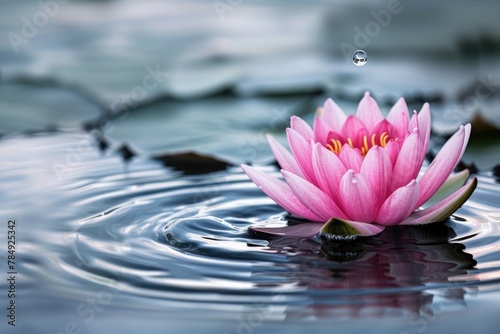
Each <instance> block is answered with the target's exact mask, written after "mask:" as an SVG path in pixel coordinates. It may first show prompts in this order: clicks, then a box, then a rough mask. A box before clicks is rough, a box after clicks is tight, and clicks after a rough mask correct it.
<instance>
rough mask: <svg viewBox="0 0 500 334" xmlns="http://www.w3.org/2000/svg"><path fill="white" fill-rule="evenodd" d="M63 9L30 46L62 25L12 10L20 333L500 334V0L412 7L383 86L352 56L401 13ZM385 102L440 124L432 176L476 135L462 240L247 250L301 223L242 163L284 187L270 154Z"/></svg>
mask: <svg viewBox="0 0 500 334" xmlns="http://www.w3.org/2000/svg"><path fill="white" fill-rule="evenodd" d="M54 1H56V0H54ZM57 4H58V6H57V10H56V7H51V8H52V9H53V11H54V12H53V14H54V15H53V16H52V15H49V14H47V17H48V19H47V22H46V23H45V24H43V25H42V24H39V26H37V32H36V33H35V32H33V36H31V35H29V36H31V37H29V38H28V37H26V34H24V35H23V29H25V28H23V24H25V21H23V17H25V18H27V20H29V21H31V22H35V21H36V20H37V15H38V16H40V15H41V14H37V13H39V12H40V11H45V12H46V13H48V12H47V11H48V9H44V8H45V7H41V6H42V5H40V3H38V2H36V1H17V2H15V3H14V2H10V3H9V4H3V3H2V5H1V6H2V11H0V19H1V20H0V32H1V35H2V36H3V37H2V38H0V74H1V76H0V157H1V159H0V184H1V187H0V201H1V202H2V205H1V206H0V219H1V220H2V227H1V228H0V238H1V240H2V241H1V242H0V244H1V245H2V250H1V251H0V261H1V268H2V273H1V275H2V276H1V277H2V279H1V280H0V292H1V294H2V298H1V299H0V301H1V302H0V309H2V310H3V311H2V316H1V317H0V318H1V319H2V320H1V323H0V328H1V329H2V330H1V332H2V333H4V332H8V333H11V332H12V333H18V332H19V333H61V332H62V333H64V332H66V333H72V332H74V333H103V332H105V333H165V332H166V333H193V332H203V333H304V332H305V331H314V332H317V333H327V332H328V333H330V332H335V333H336V332H339V333H360V332H366V331H370V332H371V333H395V334H406V333H408V334H410V333H457V332H460V333H461V332H475V333H492V332H495V331H496V329H497V328H498V327H499V325H500V320H499V319H498V315H497V314H498V308H499V306H500V302H499V301H500V210H499V205H500V185H499V182H500V171H499V170H500V167H499V166H500V142H499V139H498V138H499V133H500V121H499V120H500V117H499V116H500V114H499V111H500V98H499V96H500V95H499V93H498V92H499V91H500V90H499V89H500V72H499V70H500V67H499V66H500V57H499V56H500V35H498V31H500V30H499V29H498V28H500V26H499V24H498V20H497V18H496V16H497V13H498V10H499V9H500V8H498V7H499V4H498V3H497V2H496V1H480V2H470V1H455V2H453V6H452V5H451V4H452V3H451V2H448V1H444V2H440V3H439V4H437V3H433V2H431V1H413V2H412V1H401V3H400V6H401V11H400V12H398V13H397V14H394V15H393V16H392V17H391V19H390V22H389V23H387V25H386V26H385V27H382V26H381V25H380V24H379V26H380V32H379V33H377V34H374V35H373V36H372V37H370V36H368V37H370V38H369V43H368V44H367V45H366V47H363V49H364V50H365V51H366V52H367V54H368V57H369V58H368V59H369V60H368V63H367V64H366V65H365V66H363V67H356V66H354V65H353V64H352V61H351V60H350V59H345V57H344V55H343V54H342V49H341V48H339V45H340V44H341V43H342V42H346V43H348V44H353V45H354V44H356V35H355V31H356V30H354V28H356V27H361V29H364V27H366V24H368V23H370V22H378V21H376V19H375V17H374V16H373V14H371V11H377V13H378V12H380V10H384V9H387V8H388V7H387V6H388V2H385V1H377V2H368V1H362V2H357V3H356V4H354V3H353V4H349V3H347V2H341V1H313V2H307V3H304V2H298V1H276V2H273V4H268V3H266V2H262V1H250V0H248V1H240V2H237V1H235V2H232V5H231V6H230V7H231V9H227V11H225V12H224V13H223V14H222V16H221V12H218V10H217V9H216V7H214V2H211V1H195V0H192V1H144V2H132V1H70V2H68V3H65V4H63V2H57ZM54 6H55V5H54ZM51 13H52V12H51ZM40 17H42V16H40ZM49 17H50V18H49ZM33 20H35V21H33ZM38 20H41V18H38ZM23 22H24V23H23ZM36 22H39V21H36ZM40 22H42V21H40ZM9 34H10V35H9ZM12 34H17V35H18V36H21V37H22V38H24V39H25V40H26V43H24V40H23V42H19V40H17V41H18V44H16V43H14V44H13V42H12V38H13V37H12V36H14V35H12ZM9 36H10V37H9ZM15 45H17V46H15ZM365 90H369V91H370V92H371V93H372V95H373V96H374V97H375V98H376V99H377V101H378V102H379V104H380V106H381V109H382V111H383V112H384V113H386V112H388V110H389V108H390V107H391V106H392V104H393V103H394V102H395V101H396V100H397V98H399V97H400V96H403V97H405V99H406V100H407V102H408V104H409V106H410V107H411V108H413V109H417V110H419V109H420V108H421V106H422V104H423V102H426V101H428V102H430V103H431V110H432V117H433V129H432V137H431V152H430V154H429V157H432V156H433V155H434V154H435V153H436V152H437V151H438V150H439V148H440V147H441V146H442V144H443V142H444V140H445V139H446V138H447V136H449V135H450V134H451V133H453V132H454V131H455V130H456V129H457V128H458V125H459V124H462V123H465V122H472V124H473V132H472V136H471V141H470V144H469V146H468V148H467V151H466V153H465V156H464V158H463V161H462V163H461V164H460V165H459V169H463V168H469V170H470V171H471V173H472V174H473V175H474V176H476V177H477V178H478V181H479V183H478V187H477V189H476V191H475V192H474V194H473V195H472V197H471V198H470V199H469V200H468V201H467V202H466V203H465V204H464V205H463V206H462V207H461V208H460V209H459V210H458V211H456V212H455V213H454V214H453V215H452V216H451V217H450V219H449V221H447V222H445V223H439V224H434V225H431V226H424V227H393V228H388V229H386V230H385V231H384V232H383V233H382V234H380V235H378V236H376V237H371V238H360V239H357V240H355V241H352V242H348V243H345V242H343V243H340V242H334V241H327V240H323V239H321V238H320V237H316V238H312V239H293V238H284V237H281V238H269V237H266V236H263V235H258V234H253V233H250V232H248V230H247V229H248V227H249V226H251V225H254V226H255V225H261V226H264V225H266V226H268V225H273V226H283V225H285V224H286V223H287V219H289V217H287V216H286V215H285V214H284V212H283V210H282V209H281V208H280V207H278V206H277V205H276V204H275V203H274V202H273V201H272V200H270V199H269V198H268V197H267V196H265V195H264V194H263V193H262V192H261V191H260V190H259V189H258V188H257V187H256V186H255V185H254V184H253V183H252V182H251V181H250V180H249V179H248V177H247V176H246V175H245V174H244V173H243V172H242V171H241V169H240V168H239V164H240V163H251V164H253V165H254V166H257V167H258V168H261V169H262V170H265V171H267V172H269V173H273V174H275V175H279V170H278V168H277V167H276V165H275V162H274V158H273V156H272V153H271V150H270V149H269V148H268V145H267V143H266V140H265V134H266V133H272V134H273V135H274V136H275V137H277V138H278V139H280V140H283V141H284V140H285V135H284V133H285V128H286V127H287V126H288V125H289V118H290V116H291V115H299V116H300V117H302V118H304V119H305V120H307V121H308V122H310V123H311V122H312V120H313V117H314V113H315V110H316V107H317V106H319V105H321V104H322V103H323V101H324V100H325V98H327V97H333V98H334V99H335V100H336V101H337V102H338V104H339V105H340V106H341V107H343V108H344V109H345V110H346V111H347V112H349V113H353V112H355V109H356V106H357V103H358V101H359V98H360V97H361V96H362V94H363V93H364V91H365ZM13 220H15V222H16V253H15V256H16V259H15V270H16V272H17V274H16V275H17V276H16V287H15V289H16V299H15V301H16V307H17V308H16V310H17V314H16V326H15V327H13V326H10V325H9V324H8V322H7V321H8V317H6V315H7V314H8V310H7V307H8V306H9V304H8V303H9V301H10V300H11V298H10V297H8V296H7V295H8V290H9V288H11V286H10V283H9V281H8V280H7V279H8V278H9V277H10V274H8V272H9V268H8V267H7V265H8V262H7V261H8V255H9V253H8V248H7V242H6V240H7V236H8V235H9V234H8V230H9V227H8V221H13Z"/></svg>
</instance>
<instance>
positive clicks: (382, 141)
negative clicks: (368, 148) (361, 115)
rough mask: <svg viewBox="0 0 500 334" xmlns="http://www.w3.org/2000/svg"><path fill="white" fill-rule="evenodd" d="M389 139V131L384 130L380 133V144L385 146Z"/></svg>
mask: <svg viewBox="0 0 500 334" xmlns="http://www.w3.org/2000/svg"><path fill="white" fill-rule="evenodd" d="M388 140H389V134H388V133H387V132H384V133H382V134H381V135H380V146H382V147H385V145H387V142H388Z"/></svg>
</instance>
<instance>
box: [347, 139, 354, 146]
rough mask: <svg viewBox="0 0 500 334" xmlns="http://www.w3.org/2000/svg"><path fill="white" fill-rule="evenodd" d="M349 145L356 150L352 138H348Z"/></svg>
mask: <svg viewBox="0 0 500 334" xmlns="http://www.w3.org/2000/svg"><path fill="white" fill-rule="evenodd" d="M347 143H348V144H349V146H351V147H352V148H354V144H353V143H352V139H351V138H350V137H349V138H347Z"/></svg>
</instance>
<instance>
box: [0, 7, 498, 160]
mask: <svg viewBox="0 0 500 334" xmlns="http://www.w3.org/2000/svg"><path fill="white" fill-rule="evenodd" d="M499 12H500V3H498V1H494V0H482V1H468V0H458V1H440V2H437V3H436V2H433V1H416V0H414V1H412V0H400V1H399V0H398V1H396V0H394V1H386V0H383V1H355V2H351V1H308V2H303V1H273V2H272V3H269V2H268V1H259V0H221V1H201V0H200V1H197V0H189V1H175V0H168V1H159V0H145V1H140V2H138V1H123V0H114V1H113V0H109V1H105V0H101V1H97V0H93V1H83V0H42V1H30V0H19V1H15V2H14V1H5V0H4V1H2V11H1V13H0V18H1V20H0V22H1V25H0V29H1V34H0V35H1V36H2V38H1V39H0V70H1V79H0V80H1V81H0V119H1V122H0V134H1V135H6V134H10V133H16V132H17V133H18V132H23V131H46V130H47V129H65V130H67V129H82V128H84V129H86V130H89V129H95V128H101V132H102V135H103V136H104V137H105V138H107V139H108V140H112V141H118V142H127V143H128V144H129V145H130V146H131V147H133V148H134V149H135V150H136V151H140V152H145V153H148V154H149V153H152V154H155V153H158V152H165V151H169V152H171V151H184V150H196V151H199V152H204V153H210V154H215V155H217V156H219V157H221V158H224V159H227V160H230V161H231V162H234V163H238V162H242V161H256V160H257V161H258V160H262V161H264V160H266V159H268V158H270V155H269V150H268V149H267V144H266V143H265V140H264V139H263V136H262V133H263V132H276V133H278V134H280V133H282V130H283V129H284V128H285V127H286V126H287V124H288V117H289V116H290V115H291V114H298V115H302V116H303V117H305V118H309V119H312V115H313V113H314V110H315V109H316V107H317V106H319V105H321V104H322V103H323V101H324V100H325V98H326V97H333V98H334V99H335V100H336V101H337V102H338V103H339V104H340V105H341V107H343V108H344V109H346V111H347V112H354V111H355V108H356V105H357V103H358V101H359V99H360V97H361V96H362V94H363V92H364V91H366V90H368V91H370V92H371V93H372V95H373V96H374V97H375V98H376V99H377V101H378V102H379V103H380V104H381V107H382V109H383V111H384V112H387V111H388V110H389V108H390V106H391V105H392V103H393V102H395V101H396V100H397V99H398V98H399V97H401V96H403V97H405V98H406V99H407V101H408V103H409V105H410V107H412V108H414V109H417V111H418V110H420V108H421V106H422V104H423V102H426V101H427V102H430V103H431V109H432V111H433V116H434V130H435V133H438V134H444V135H447V134H449V133H451V132H454V131H456V129H457V126H458V124H460V123H464V122H467V121H472V120H473V121H474V122H475V123H477V126H475V127H474V129H475V130H477V129H481V132H477V134H476V133H475V134H474V135H473V143H477V141H481V144H480V145H477V150H476V151H475V152H474V153H471V152H468V155H467V156H466V160H467V159H468V160H469V161H472V160H475V161H476V164H478V165H479V166H481V167H483V168H485V167H491V166H492V165H493V162H491V161H489V160H490V159H491V156H492V154H493V155H495V156H498V155H499V153H500V150H499V149H498V148H495V145H494V144H493V142H497V140H496V138H497V137H498V127H499V126H500V117H499V115H500V108H499V106H500V99H499V87H500V29H499V28H500V23H499V21H498V18H497V14H498V13H499ZM357 49H362V50H364V51H365V52H366V53H367V55H368V63H367V64H366V65H365V66H363V67H357V66H354V64H353V63H352V53H353V52H354V51H355V50H357ZM104 115H107V116H106V117H104ZM117 116H119V117H117ZM103 118H104V119H103ZM278 136H279V135H278ZM485 143H486V144H488V145H486V146H487V147H485V145H484V144H485ZM491 146H493V147H491ZM469 151H471V150H469ZM494 162H497V161H494Z"/></svg>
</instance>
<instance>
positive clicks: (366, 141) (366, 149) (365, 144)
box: [361, 135, 370, 155]
mask: <svg viewBox="0 0 500 334" xmlns="http://www.w3.org/2000/svg"><path fill="white" fill-rule="evenodd" d="M363 148H364V149H365V153H363ZM369 149H370V148H369V147H368V137H367V136H366V135H364V136H363V147H362V148H361V153H362V154H363V155H365V154H366V152H368V150H369Z"/></svg>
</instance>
